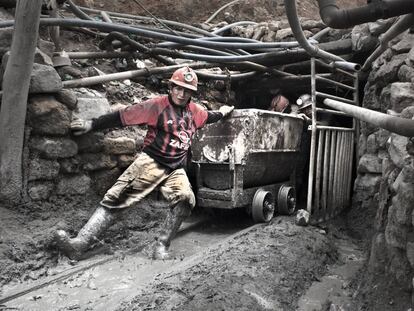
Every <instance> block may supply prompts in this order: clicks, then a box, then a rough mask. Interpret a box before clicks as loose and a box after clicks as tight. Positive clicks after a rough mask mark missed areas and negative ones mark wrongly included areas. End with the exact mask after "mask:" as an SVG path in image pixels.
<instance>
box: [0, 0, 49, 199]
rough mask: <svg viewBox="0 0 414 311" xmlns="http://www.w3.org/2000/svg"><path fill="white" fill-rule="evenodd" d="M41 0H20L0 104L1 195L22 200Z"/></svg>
mask: <svg viewBox="0 0 414 311" xmlns="http://www.w3.org/2000/svg"><path fill="white" fill-rule="evenodd" d="M41 5H42V0H19V1H17V7H16V17H15V19H16V21H15V27H14V35H13V41H12V46H11V53H10V57H9V59H8V62H7V66H6V71H5V73H4V79H3V97H2V102H1V108H0V141H1V143H0V199H1V200H2V201H7V202H19V201H20V200H21V195H22V193H21V192H22V187H23V181H22V180H23V179H22V153H23V152H22V149H23V141H24V126H25V121H26V109H27V98H28V92H29V84H30V75H31V72H32V69H33V62H34V53H35V49H36V44H37V38H38V29H39V20H40V9H41Z"/></svg>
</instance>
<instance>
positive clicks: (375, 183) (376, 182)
mask: <svg viewBox="0 0 414 311" xmlns="http://www.w3.org/2000/svg"><path fill="white" fill-rule="evenodd" d="M380 183H381V175H380V174H363V175H361V174H360V175H358V177H357V178H356V180H355V183H354V191H355V199H356V200H357V201H363V200H366V199H368V198H371V197H372V196H373V195H374V194H375V193H377V192H378V189H379V186H380Z"/></svg>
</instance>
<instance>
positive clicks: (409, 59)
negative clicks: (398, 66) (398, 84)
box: [405, 47, 414, 67]
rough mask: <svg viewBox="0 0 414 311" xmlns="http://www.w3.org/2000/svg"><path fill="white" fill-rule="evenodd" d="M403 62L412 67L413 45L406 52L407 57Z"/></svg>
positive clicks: (413, 58) (413, 60) (413, 59)
mask: <svg viewBox="0 0 414 311" xmlns="http://www.w3.org/2000/svg"><path fill="white" fill-rule="evenodd" d="M405 63H406V64H407V65H408V66H410V67H412V66H413V65H414V47H412V48H411V49H410V51H409V52H408V55H407V59H406V60H405Z"/></svg>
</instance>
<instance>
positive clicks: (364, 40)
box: [351, 24, 378, 52]
mask: <svg viewBox="0 0 414 311" xmlns="http://www.w3.org/2000/svg"><path fill="white" fill-rule="evenodd" d="M351 40H352V50H353V51H355V52H367V51H372V50H373V49H374V48H375V47H376V46H377V44H378V38H377V37H375V36H373V35H372V34H371V32H370V30H369V26H368V24H361V25H357V26H355V27H354V28H353V29H352V32H351Z"/></svg>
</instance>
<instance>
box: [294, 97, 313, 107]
mask: <svg viewBox="0 0 414 311" xmlns="http://www.w3.org/2000/svg"><path fill="white" fill-rule="evenodd" d="M296 103H297V104H298V106H299V110H303V109H305V108H308V107H309V106H311V105H312V96H310V95H309V94H303V95H301V96H299V98H298V99H297V100H296Z"/></svg>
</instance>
